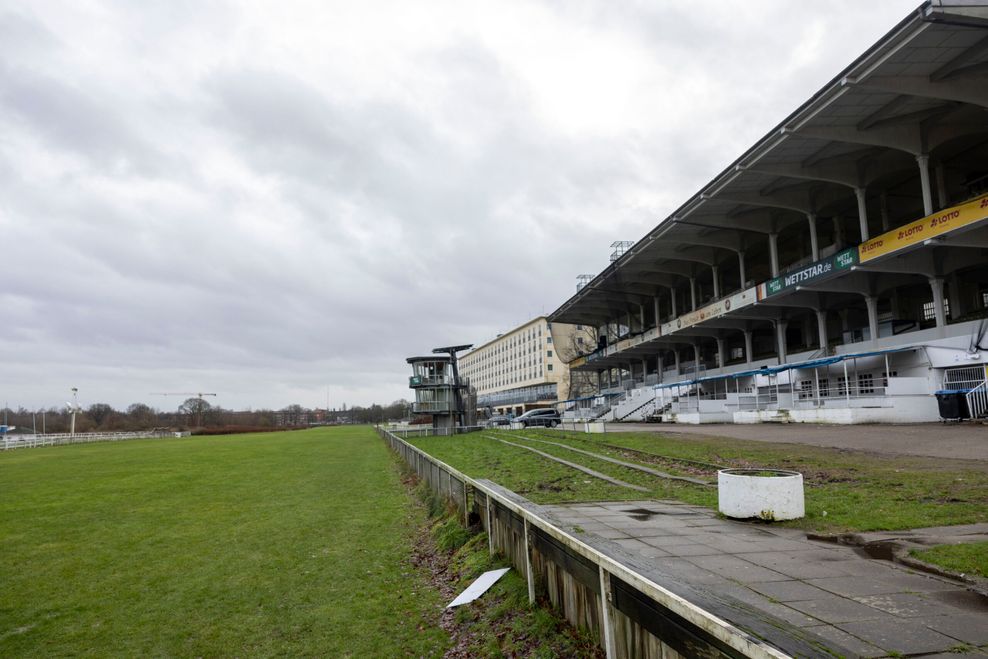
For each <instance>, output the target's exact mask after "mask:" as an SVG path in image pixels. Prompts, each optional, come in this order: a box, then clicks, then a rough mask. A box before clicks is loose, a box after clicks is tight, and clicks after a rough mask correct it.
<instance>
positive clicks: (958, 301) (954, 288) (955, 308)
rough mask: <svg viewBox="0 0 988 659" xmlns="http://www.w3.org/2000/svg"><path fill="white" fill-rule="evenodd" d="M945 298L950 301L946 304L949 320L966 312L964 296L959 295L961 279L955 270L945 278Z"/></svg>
mask: <svg viewBox="0 0 988 659" xmlns="http://www.w3.org/2000/svg"><path fill="white" fill-rule="evenodd" d="M947 299H948V300H949V301H950V304H948V305H947V306H948V307H950V319H951V320H956V319H958V318H960V317H961V316H963V315H964V314H965V313H966V312H967V309H966V308H965V304H964V296H962V295H961V280H960V278H959V277H958V276H957V273H956V272H955V273H953V274H952V275H950V278H949V279H948V280H947Z"/></svg>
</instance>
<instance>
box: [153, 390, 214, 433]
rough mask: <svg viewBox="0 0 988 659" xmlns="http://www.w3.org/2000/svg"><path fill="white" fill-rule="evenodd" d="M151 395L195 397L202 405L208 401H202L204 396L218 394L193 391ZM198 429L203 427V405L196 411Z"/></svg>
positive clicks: (159, 392)
mask: <svg viewBox="0 0 988 659" xmlns="http://www.w3.org/2000/svg"><path fill="white" fill-rule="evenodd" d="M151 395H152V396H195V397H196V398H198V399H199V401H200V402H201V403H205V402H206V401H204V400H203V399H202V397H203V396H215V395H216V394H208V393H204V392H201V391H192V392H189V391H152V392H151ZM196 427H197V428H201V427H202V405H199V406H198V409H197V411H196Z"/></svg>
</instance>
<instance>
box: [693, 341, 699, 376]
mask: <svg viewBox="0 0 988 659" xmlns="http://www.w3.org/2000/svg"><path fill="white" fill-rule="evenodd" d="M693 377H700V344H699V343H694V344H693Z"/></svg>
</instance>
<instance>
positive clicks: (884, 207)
mask: <svg viewBox="0 0 988 659" xmlns="http://www.w3.org/2000/svg"><path fill="white" fill-rule="evenodd" d="M878 199H879V202H880V203H881V207H880V209H881V211H880V212H881V214H882V232H883V233H884V232H886V231H888V230H889V228H890V227H891V224H890V222H889V195H888V193H887V192H885V191H884V190H882V194H881V195H880V196H879V197H878Z"/></svg>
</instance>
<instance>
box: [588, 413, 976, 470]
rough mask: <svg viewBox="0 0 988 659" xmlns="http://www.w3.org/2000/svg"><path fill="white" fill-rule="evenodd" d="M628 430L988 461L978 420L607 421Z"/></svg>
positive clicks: (612, 429) (613, 427) (612, 428)
mask: <svg viewBox="0 0 988 659" xmlns="http://www.w3.org/2000/svg"><path fill="white" fill-rule="evenodd" d="M630 431H635V432H642V431H652V432H661V433H664V434H679V435H685V436H689V435H703V436H706V437H729V438H732V439H750V440H755V441H761V442H779V443H800V444H810V445H813V446H828V447H834V448H843V449H858V450H863V451H873V452H875V453H885V454H889V455H921V456H927V457H933V458H954V459H959V460H981V461H985V462H988V426H986V425H982V424H967V423H958V424H941V423H913V424H901V425H899V424H896V425H891V424H874V425H853V426H839V425H821V424H809V423H790V424H772V423H761V424H750V425H749V424H734V423H712V424H704V425H699V426H690V425H683V424H662V423H610V424H608V425H607V432H630Z"/></svg>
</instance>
